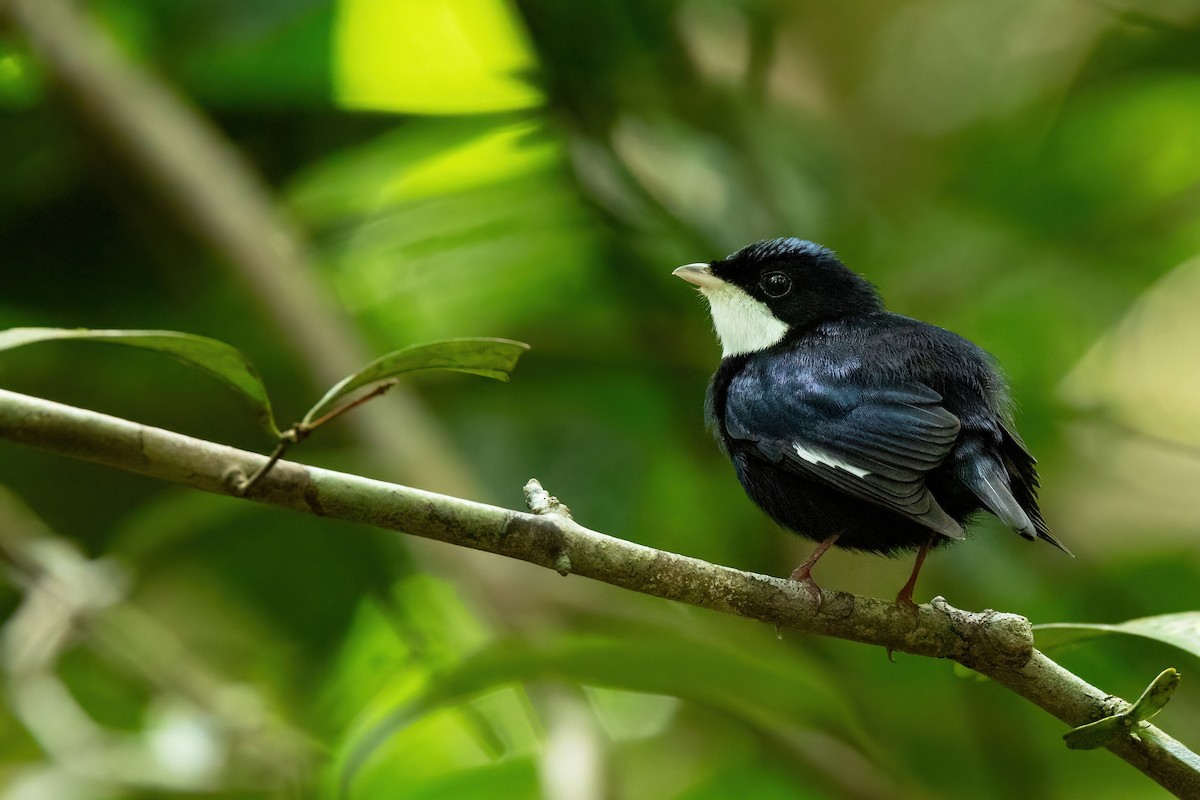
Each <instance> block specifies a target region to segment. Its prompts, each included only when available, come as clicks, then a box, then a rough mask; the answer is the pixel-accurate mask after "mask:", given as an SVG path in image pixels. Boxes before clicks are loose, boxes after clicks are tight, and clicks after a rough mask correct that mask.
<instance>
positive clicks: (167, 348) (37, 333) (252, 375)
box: [0, 328, 279, 437]
mask: <svg viewBox="0 0 1200 800" xmlns="http://www.w3.org/2000/svg"><path fill="white" fill-rule="evenodd" d="M72 339H73V340H81V341H89V342H106V343H108V344H120V345H125V346H127V347H138V348H141V349H143V350H154V351H157V352H159V353H166V354H167V355H170V356H174V357H175V358H177V359H179V360H180V361H182V362H184V363H185V364H189V365H191V366H193V367H199V368H200V369H202V370H204V371H205V372H207V373H209V374H210V375H212V376H214V377H216V378H217V379H218V380H220V381H222V382H223V383H225V384H226V385H228V386H229V387H231V388H232V389H233V390H234V391H236V392H238V393H239V394H240V395H242V397H244V398H246V399H247V400H248V401H249V402H250V405H251V407H252V408H253V410H254V415H255V417H256V418H257V419H258V421H259V422H260V423H261V424H262V426H263V427H264V428H266V429H267V431H268V432H269V433H270V434H271V435H272V436H275V437H278V436H279V429H278V428H277V427H276V425H275V418H274V416H273V415H272V413H271V400H270V398H269V397H268V396H267V389H266V387H265V386H264V385H263V382H262V378H260V377H259V375H258V370H256V369H255V368H254V365H253V364H251V363H250V361H249V360H248V359H247V358H246V356H244V355H242V353H241V352H240V351H238V350H237V349H236V348H234V347H232V346H230V345H228V344H225V343H224V342H221V341H217V340H216V339H209V338H208V337H206V336H196V335H194V334H191V333H179V332H177V331H139V330H88V329H85V328H77V329H71V328H10V329H9V330H6V331H0V350H12V349H14V348H17V347H23V346H25V345H28V344H36V343H38V342H51V341H60V340H72Z"/></svg>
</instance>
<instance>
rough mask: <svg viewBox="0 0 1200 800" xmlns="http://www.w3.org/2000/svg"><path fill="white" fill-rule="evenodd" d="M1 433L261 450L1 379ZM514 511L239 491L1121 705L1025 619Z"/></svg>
mask: <svg viewBox="0 0 1200 800" xmlns="http://www.w3.org/2000/svg"><path fill="white" fill-rule="evenodd" d="M0 439H8V440H10V441H13V442H17V443H19V444H26V445H31V446H35V447H40V448H43V449H47V450H51V451H54V452H57V453H60V454H62V455H67V456H71V457H73V458H80V459H84V460H87V461H93V462H96V463H99V464H104V465H107V466H110V467H116V468H118V469H123V470H127V471H129V472H134V473H137V474H139V475H145V476H148V477H152V478H156V479H159V480H164V481H169V482H172V483H177V484H181V485H185V486H191V487H193V488H196V489H201V490H203V491H207V492H213V493H216V494H224V495H229V496H236V494H237V489H236V487H237V484H238V482H239V481H240V480H241V479H244V477H245V476H246V475H249V474H251V473H252V472H253V471H254V470H255V469H256V468H257V467H259V466H260V465H261V464H262V463H263V462H264V460H265V457H264V456H261V455H257V454H254V453H248V452H245V451H243V450H238V449H235V448H232V447H227V446H224V445H219V444H214V443H212V442H206V441H203V440H199V439H193V438H190V437H187V436H183V435H181V434H177V433H172V432H170V431H165V430H161V429H158V428H152V427H149V426H146V425H140V424H138V423H134V422H129V421H126V420H122V419H117V418H115V417H110V416H106V415H103V414H98V413H95V412H91V411H85V410H82V409H78V408H73V407H70V406H64V405H60V404H58V403H53V402H50V401H46V400H41V399H37V398H33V397H27V396H25V395H20V394H16V393H13V392H8V391H4V390H0ZM528 493H529V496H530V497H531V498H532V502H531V505H533V506H534V507H535V508H537V509H538V510H540V511H543V512H544V513H542V514H531V513H522V512H519V511H512V510H509V509H504V508H498V507H496V506H489V505H484V504H482V503H475V502H472V501H469V500H462V499H459V498H456V497H449V496H446V495H439V494H434V493H432V492H426V491H422V490H419V489H412V488H409V487H406V486H399V485H395V484H389V483H383V482H381V481H375V480H371V479H368V478H362V477H359V476H356V475H348V474H345V473H340V472H333V471H330V470H324V469H318V468H316V467H306V466H303V465H300V464H296V463H294V462H289V461H281V462H280V463H278V464H277V465H276V467H275V469H273V470H272V471H271V472H270V473H269V474H267V475H266V476H265V477H264V478H263V480H262V481H261V482H260V483H259V484H258V485H257V486H256V487H255V488H254V490H253V491H252V492H251V493H250V495H249V497H248V498H246V499H249V500H254V501H256V502H260V503H266V504H269V505H274V506H279V507H281V508H289V509H292V510H294V511H300V512H303V513H308V514H316V515H319V516H326V517H331V518H335V519H342V520H348V521H351V522H359V523H364V524H367V525H373V526H376V527H380V528H387V529H390V530H395V531H400V532H403V533H408V534H411V535H414V536H422V537H425V538H428V539H436V540H439V541H443V542H448V543H450V544H456V545H459V546H462V547H470V548H473V549H476V550H484V551H486V552H489V553H497V554H499V555H505V556H508V557H510V558H516V559H520V560H522V561H528V562H529V563H531V564H536V565H538V566H541V567H546V568H548V569H556V570H558V571H559V572H562V573H564V574H568V573H573V574H576V575H582V576H584V577H588V578H594V579H596V580H599V581H603V582H605V583H610V584H612V585H614V586H620V587H622V588H625V589H630V590H633V591H636V592H641V593H643V594H649V595H654V596H656V597H662V598H666V599H668V600H676V601H678V602H682V603H687V604H689V605H694V606H699V607H701V608H708V609H712V610H714V611H721V612H724V613H727V614H736V615H738V616H742V617H747V618H749V619H756V620H761V621H763V622H770V623H773V624H775V625H778V626H780V627H782V628H788V629H790V630H796V631H802V632H806V633H815V634H821V635H825V636H834V637H837V638H841V639H849V640H851V641H856V642H862V643H864V644H873V645H877V646H880V647H887V648H890V649H892V650H896V651H900V652H905V653H912V654H914V655H920V656H929V657H932V658H950V659H953V660H954V661H957V662H958V663H960V664H963V665H964V666H967V667H969V668H971V669H973V670H975V671H977V672H979V673H981V674H983V675H986V676H988V677H989V678H991V679H993V680H994V681H996V682H997V683H999V684H1001V685H1002V686H1004V687H1006V688H1008V689H1010V690H1012V691H1013V692H1015V693H1017V694H1019V695H1020V696H1022V697H1024V698H1025V699H1027V700H1029V701H1030V702H1032V703H1034V704H1036V705H1038V706H1040V707H1041V708H1043V709H1045V710H1046V711H1048V712H1050V713H1051V714H1053V715H1054V716H1056V717H1058V718H1059V719H1060V720H1062V721H1063V722H1065V723H1067V724H1068V725H1071V726H1078V725H1083V724H1085V723H1088V722H1092V721H1093V720H1096V719H1099V718H1101V717H1105V716H1108V715H1110V714H1112V713H1114V712H1116V711H1119V710H1123V709H1126V708H1128V706H1129V704H1128V703H1126V702H1125V701H1124V700H1121V699H1120V698H1116V697H1113V696H1111V695H1108V694H1106V693H1105V692H1103V691H1101V690H1100V689H1097V688H1096V687H1094V686H1092V685H1090V684H1088V683H1087V682H1086V681H1084V680H1082V679H1081V678H1079V677H1078V676H1076V675H1074V674H1072V673H1070V672H1069V671H1067V670H1065V669H1064V668H1063V667H1061V666H1059V665H1058V664H1056V663H1055V662H1054V661H1052V660H1051V659H1049V658H1047V657H1046V656H1045V655H1043V654H1042V653H1040V652H1038V651H1037V650H1036V649H1034V647H1033V633H1032V630H1031V627H1030V625H1029V622H1028V621H1027V620H1026V619H1024V618H1023V617H1020V616H1017V615H1014V614H1005V613H1001V612H996V611H984V612H982V613H973V612H968V611H962V610H959V609H955V608H952V607H951V606H950V605H949V604H948V603H946V601H945V600H944V599H942V598H940V597H939V598H935V599H934V600H933V602H932V603H931V604H930V605H922V606H919V607H918V609H917V610H916V612H915V613H914V612H912V611H911V610H909V609H907V608H904V607H901V606H899V605H897V604H895V603H891V602H885V601H883V600H877V599H874V598H868V597H860V596H856V595H851V594H846V593H844V592H833V591H826V592H825V598H824V602H823V603H822V604H821V606H820V608H818V607H817V604H816V603H815V601H814V598H813V597H812V595H810V594H809V593H808V592H807V591H805V590H804V589H803V588H802V587H801V586H799V585H798V584H796V583H794V582H792V581H788V580H783V579H780V578H773V577H769V576H766V575H757V574H754V573H750V572H742V571H740V570H736V569H732V568H730V567H723V566H719V565H716V564H710V563H707V562H705V561H701V560H699V559H695V558H689V557H687V556H682V555H678V554H675V553H670V552H666V551H663V550H656V549H654V548H651V547H645V546H643V545H639V544H635V543H633V542H629V541H625V540H623V539H617V538H614V537H612V536H608V535H605V534H603V533H599V532H596V531H592V530H589V529H587V528H585V527H583V526H581V525H579V524H577V523H576V522H574V521H573V520H571V519H570V517H569V516H567V515H566V514H564V513H562V512H561V505H559V504H557V502H556V501H552V500H551V499H550V498H549V497H548V496H545V493H544V491H542V490H541V487H540V486H537V485H534V486H530V487H528ZM1137 733H1138V736H1137V737H1134V736H1125V737H1123V738H1121V739H1120V740H1118V741H1116V742H1114V743H1113V744H1111V745H1109V748H1108V749H1109V750H1110V751H1112V752H1113V753H1115V754H1116V755H1117V756H1119V757H1120V758H1123V759H1124V760H1125V761H1127V762H1129V763H1130V764H1132V765H1133V766H1134V767H1136V768H1137V769H1139V770H1141V771H1142V772H1143V773H1145V774H1146V775H1148V776H1149V777H1150V778H1152V779H1153V780H1155V781H1157V782H1158V783H1159V784H1161V785H1162V786H1163V787H1165V788H1166V789H1168V790H1169V791H1171V792H1173V793H1174V794H1175V795H1177V796H1179V797H1192V798H1195V797H1200V757H1198V756H1197V755H1196V754H1195V753H1193V752H1192V751H1190V750H1188V749H1187V748H1186V747H1184V746H1183V745H1182V744H1181V743H1179V742H1178V741H1176V740H1174V739H1172V738H1171V737H1170V736H1168V735H1167V734H1166V733H1164V732H1163V731H1161V730H1159V729H1158V728H1156V727H1154V726H1147V727H1144V728H1140V729H1138V731H1137Z"/></svg>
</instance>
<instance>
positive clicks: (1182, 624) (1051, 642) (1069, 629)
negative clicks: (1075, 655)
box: [1034, 611, 1200, 657]
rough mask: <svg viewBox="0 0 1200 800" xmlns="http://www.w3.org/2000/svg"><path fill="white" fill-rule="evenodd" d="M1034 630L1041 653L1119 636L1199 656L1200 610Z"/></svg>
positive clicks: (1059, 623)
mask: <svg viewBox="0 0 1200 800" xmlns="http://www.w3.org/2000/svg"><path fill="white" fill-rule="evenodd" d="M1034 630H1035V631H1036V632H1037V644H1038V647H1040V648H1041V649H1043V650H1046V649H1049V648H1053V647H1061V646H1063V645H1068V644H1075V643H1077V642H1083V641H1086V640H1088V639H1095V638H1097V637H1099V636H1108V635H1111V634H1118V633H1119V634H1126V635H1130V636H1142V637H1144V638H1146V639H1154V640H1155V641H1159V642H1163V643H1165V644H1169V645H1173V646H1175V647H1178V648H1179V649H1180V650H1185V651H1187V652H1189V653H1191V654H1192V655H1194V656H1197V657H1200V611H1182V612H1180V613H1178V614H1161V615H1159V616H1156V617H1140V618H1138V619H1131V620H1129V621H1128V622H1121V623H1118V624H1116V625H1105V624H1102V623H1084V622H1055V623H1050V624H1045V625H1035V626H1034Z"/></svg>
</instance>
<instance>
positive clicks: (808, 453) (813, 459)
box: [792, 444, 871, 478]
mask: <svg viewBox="0 0 1200 800" xmlns="http://www.w3.org/2000/svg"><path fill="white" fill-rule="evenodd" d="M792 449H793V450H795V451H796V455H798V456H800V457H801V458H803V459H804V460H805V461H807V462H808V463H810V464H824V465H825V466H827V467H833V468H834V469H840V470H843V471H844V472H849V473H850V474H851V475H854V476H855V477H857V478H865V477H867V476H868V475H870V474H871V472H870V470H865V469H862V468H860V467H856V466H854V465H853V464H847V463H846V462H845V461H838V460H837V459H836V458H834V457H833V456H831V455H829V454H828V453H822V452H820V451H818V450H809V449H808V448H807V447H805V446H804V445H802V444H794V445H792Z"/></svg>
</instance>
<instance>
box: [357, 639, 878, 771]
mask: <svg viewBox="0 0 1200 800" xmlns="http://www.w3.org/2000/svg"><path fill="white" fill-rule="evenodd" d="M545 680H551V681H566V682H568V683H572V684H577V685H584V686H591V687H601V688H606V689H617V690H623V691H629V692H638V693H642V694H651V695H666V696H670V697H677V698H680V699H683V700H686V701H688V702H691V703H694V704H696V705H699V706H702V707H705V708H708V709H711V710H714V711H717V712H719V713H722V714H724V715H727V716H729V717H731V718H733V719H736V720H739V721H741V722H742V723H743V724H746V725H748V726H750V727H752V728H753V729H756V730H758V731H759V732H761V733H763V734H764V735H766V736H769V737H771V738H772V739H773V740H777V743H779V744H780V745H781V746H783V747H785V748H786V747H788V746H790V744H789V743H791V742H793V741H794V740H795V739H798V738H800V737H799V735H798V734H799V732H801V731H804V730H809V729H812V728H819V729H822V730H826V731H829V732H832V733H834V734H836V735H839V736H841V737H842V738H843V739H845V740H846V741H848V742H851V743H853V744H854V745H855V746H857V747H859V748H860V749H862V750H863V751H864V752H867V753H871V752H872V751H873V750H874V746H873V744H872V743H871V741H870V739H869V738H868V737H867V736H866V734H864V733H863V732H862V730H861V728H860V727H859V725H858V723H857V719H856V714H855V712H854V710H853V709H852V708H851V707H850V706H849V705H848V704H847V703H846V702H845V701H844V700H843V699H842V698H841V697H840V695H838V694H837V693H836V692H835V691H833V690H832V689H831V686H833V685H835V684H836V681H835V680H834V678H833V677H832V676H829V675H827V674H825V672H824V670H823V669H822V668H821V667H819V666H818V665H816V664H815V663H807V662H805V661H802V660H800V659H799V658H798V657H797V656H796V655H795V654H794V653H793V654H789V657H788V658H787V659H786V660H779V661H775V662H772V661H765V660H763V658H762V654H758V653H744V652H739V651H737V650H734V649H730V648H722V647H720V646H718V645H716V644H714V643H713V642H708V641H706V642H698V641H694V640H690V639H688V638H685V637H682V636H673V635H671V634H667V633H665V632H662V631H658V632H657V635H655V634H643V635H636V634H629V633H626V634H625V635H622V636H621V637H620V638H614V637H609V636H574V637H569V638H560V639H558V640H555V641H553V642H545V643H536V642H528V641H519V640H503V641H500V642H497V643H495V644H493V645H491V646H489V647H485V648H483V649H482V650H480V651H479V652H477V653H476V654H474V655H473V656H471V657H469V658H467V659H466V660H465V661H463V662H462V663H461V664H459V665H458V666H457V667H456V668H455V669H453V670H451V671H450V672H448V673H447V674H444V675H443V676H441V677H440V678H438V679H436V680H434V681H432V682H431V683H430V684H429V686H428V687H427V689H426V690H425V691H424V692H423V693H422V694H421V695H419V696H417V697H415V698H414V699H412V700H411V701H409V702H406V703H403V704H401V705H400V706H399V707H396V708H394V709H393V710H391V711H390V712H389V713H386V714H385V715H384V716H383V717H382V718H381V719H377V720H376V721H375V722H373V724H372V725H371V726H370V727H369V728H368V729H367V730H365V731H364V732H363V734H362V735H361V736H360V737H359V738H358V741H357V742H356V743H354V744H353V745H352V746H351V748H350V750H349V752H348V754H347V758H346V760H345V762H344V764H343V772H342V776H341V781H342V786H343V789H344V790H345V789H348V787H349V786H350V784H351V783H352V782H354V781H355V779H356V776H357V775H358V774H359V772H360V771H361V770H362V768H363V766H364V765H365V764H366V762H367V761H368V760H369V759H370V758H371V756H372V755H373V754H375V753H376V752H378V751H379V750H380V748H382V747H384V746H385V745H386V744H387V742H388V741H390V740H391V738H392V737H393V736H396V735H397V734H399V733H400V732H401V731H403V730H404V729H406V728H407V727H408V726H410V725H412V724H415V723H416V722H417V721H418V720H419V719H421V718H423V716H424V715H426V714H429V713H432V712H434V711H436V710H438V709H442V708H446V707H451V706H456V705H459V704H462V703H464V702H467V701H469V700H470V699H471V698H473V697H477V696H479V695H482V694H485V693H487V692H489V691H493V690H495V689H496V688H498V687H503V686H509V685H512V684H520V683H528V682H537V681H545Z"/></svg>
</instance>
